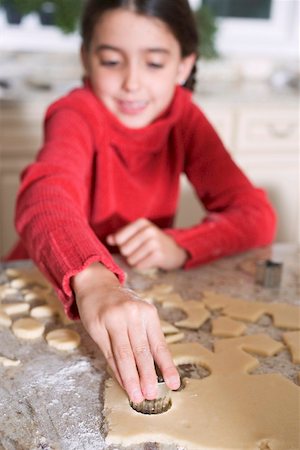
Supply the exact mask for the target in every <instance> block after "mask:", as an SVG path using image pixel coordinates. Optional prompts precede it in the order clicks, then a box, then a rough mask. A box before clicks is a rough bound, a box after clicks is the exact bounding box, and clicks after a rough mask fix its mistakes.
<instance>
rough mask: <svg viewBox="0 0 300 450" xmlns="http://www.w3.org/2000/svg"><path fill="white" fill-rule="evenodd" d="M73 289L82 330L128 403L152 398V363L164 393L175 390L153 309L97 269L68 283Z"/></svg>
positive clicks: (91, 268)
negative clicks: (159, 371)
mask: <svg viewBox="0 0 300 450" xmlns="http://www.w3.org/2000/svg"><path fill="white" fill-rule="evenodd" d="M72 286H73V290H74V292H75V295H76V302H77V306H78V310H79V315H80V318H81V321H82V323H83V325H84V326H85V328H86V330H87V331H88V333H89V334H90V336H91V337H92V339H93V340H94V341H95V342H96V343H97V344H98V346H99V347H100V349H101V350H102V352H103V354H104V356H105V358H106V360H107V362H108V364H109V366H110V368H111V369H112V371H113V373H114V374H115V376H116V378H117V380H118V381H119V383H120V384H121V386H122V387H123V388H124V389H125V390H126V392H127V394H128V396H129V398H130V400H132V401H133V402H134V403H139V402H141V401H143V400H144V399H145V398H146V399H148V400H153V399H154V398H156V395H157V377H156V374H155V369H154V361H155V362H156V363H157V365H158V366H159V368H160V370H161V372H162V375H163V377H164V380H165V382H166V384H167V385H168V386H169V388H170V389H178V387H179V385H180V379H179V375H178V372H177V369H176V367H175V365H174V363H173V361H172V358H171V355H170V352H169V350H168V347H167V344H166V341H165V338H164V335H163V332H162V330H161V326H160V320H159V317H158V313H157V310H156V308H155V306H153V305H150V304H148V303H146V302H144V301H143V300H141V299H139V298H138V297H137V296H136V295H135V294H134V293H133V292H132V291H130V290H128V289H126V288H124V287H122V286H121V285H120V283H119V281H118V280H117V278H116V277H115V275H114V274H113V273H112V272H110V271H109V270H108V269H106V268H105V267H104V266H103V265H102V264H100V263H94V264H91V265H90V266H89V267H88V268H86V269H85V270H83V271H82V272H80V273H79V274H77V275H76V276H75V277H73V279H72Z"/></svg>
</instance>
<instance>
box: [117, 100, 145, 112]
mask: <svg viewBox="0 0 300 450" xmlns="http://www.w3.org/2000/svg"><path fill="white" fill-rule="evenodd" d="M147 105H148V103H147V102H146V101H127V100H126V101H125V100H118V108H119V111H120V112H121V113H123V114H129V115H135V114H140V113H141V112H143V111H144V110H145V109H146V107H147Z"/></svg>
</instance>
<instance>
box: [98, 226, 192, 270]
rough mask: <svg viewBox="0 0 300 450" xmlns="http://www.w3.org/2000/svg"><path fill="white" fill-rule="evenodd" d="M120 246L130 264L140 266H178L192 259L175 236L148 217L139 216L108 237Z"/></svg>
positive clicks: (161, 267)
mask: <svg viewBox="0 0 300 450" xmlns="http://www.w3.org/2000/svg"><path fill="white" fill-rule="evenodd" d="M107 242H108V244H110V245H117V246H118V247H119V250H120V253H121V254H122V255H123V256H124V257H125V258H126V261H127V263H128V264H129V265H130V266H134V267H136V268H137V269H150V268H154V267H157V268H160V269H165V270H172V269H178V268H180V267H182V266H183V264H184V263H185V261H186V260H187V258H188V254H187V252H186V251H185V250H184V249H183V248H182V247H179V245H177V243H176V242H175V241H174V239H173V238H172V237H170V236H168V235H167V234H166V233H164V232H163V231H162V230H161V229H160V228H158V227H157V226H156V225H154V224H153V223H152V222H150V221H149V220H147V219H138V220H136V221H135V222H132V223H130V224H129V225H126V226H125V227H124V228H122V229H121V230H119V231H117V233H115V234H111V235H109V236H108V237H107Z"/></svg>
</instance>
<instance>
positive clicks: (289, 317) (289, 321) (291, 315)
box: [266, 303, 300, 330]
mask: <svg viewBox="0 0 300 450" xmlns="http://www.w3.org/2000/svg"><path fill="white" fill-rule="evenodd" d="M266 312H267V313H268V314H270V315H271V316H272V317H273V322H274V326H275V327H278V328H286V329H288V330H300V307H299V306H296V305H289V304H286V303H271V304H268V305H266Z"/></svg>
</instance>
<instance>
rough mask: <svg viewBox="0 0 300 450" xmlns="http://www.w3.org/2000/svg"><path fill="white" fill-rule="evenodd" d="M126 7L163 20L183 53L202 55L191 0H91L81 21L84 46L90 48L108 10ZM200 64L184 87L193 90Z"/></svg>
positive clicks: (87, 3) (183, 54)
mask: <svg viewBox="0 0 300 450" xmlns="http://www.w3.org/2000/svg"><path fill="white" fill-rule="evenodd" d="M116 8H124V9H128V10H131V11H134V12H136V13H137V14H141V15H144V16H148V17H155V18H157V19H160V20H162V21H163V22H164V23H165V24H166V25H167V26H168V27H169V29H170V30H171V32H172V33H173V35H174V36H175V38H176V40H177V41H178V43H179V45H180V49H181V56H182V57H185V56H189V55H191V54H192V53H195V54H196V55H198V32H197V26H196V22H195V17H194V14H193V12H192V10H191V7H190V5H189V2H188V0H87V1H86V5H85V7H84V11H83V15H82V21H81V35H82V40H83V46H84V47H85V48H89V46H90V43H91V40H92V36H93V31H94V27H95V25H96V23H97V22H98V20H99V18H100V17H101V15H102V14H104V13H105V12H106V11H108V10H112V9H116ZM195 79H196V64H195V66H194V67H193V69H192V71H191V74H190V76H189V78H188V79H187V81H186V83H185V85H184V87H186V88H187V89H190V90H193V88H194V85H195Z"/></svg>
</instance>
